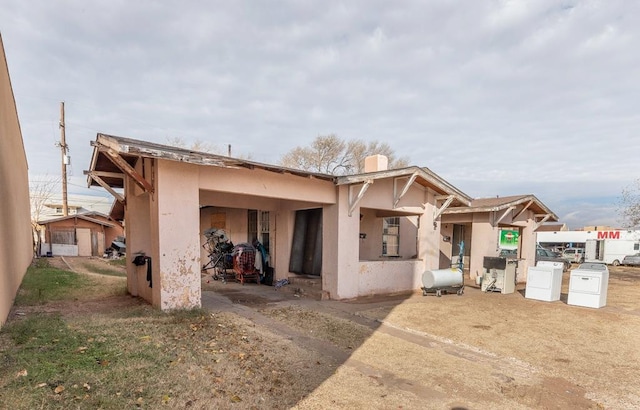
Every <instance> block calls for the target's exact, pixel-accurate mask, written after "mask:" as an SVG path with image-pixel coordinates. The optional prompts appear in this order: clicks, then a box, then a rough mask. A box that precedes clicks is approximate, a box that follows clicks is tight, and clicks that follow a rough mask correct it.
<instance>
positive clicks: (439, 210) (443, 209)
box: [433, 195, 455, 222]
mask: <svg viewBox="0 0 640 410" xmlns="http://www.w3.org/2000/svg"><path fill="white" fill-rule="evenodd" d="M454 199H455V198H454V196H453V195H449V196H448V197H447V200H446V201H444V204H442V206H441V207H440V208H438V210H437V211H436V213H435V214H434V215H433V220H434V222H435V221H437V220H438V219H440V215H442V213H443V212H444V211H445V210H446V209H447V208H448V207H449V205H451V202H453V200H454Z"/></svg>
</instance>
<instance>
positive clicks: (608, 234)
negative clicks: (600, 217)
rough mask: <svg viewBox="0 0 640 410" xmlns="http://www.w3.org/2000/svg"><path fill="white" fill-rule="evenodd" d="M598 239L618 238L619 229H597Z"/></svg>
mask: <svg viewBox="0 0 640 410" xmlns="http://www.w3.org/2000/svg"><path fill="white" fill-rule="evenodd" d="M598 239H620V231H598Z"/></svg>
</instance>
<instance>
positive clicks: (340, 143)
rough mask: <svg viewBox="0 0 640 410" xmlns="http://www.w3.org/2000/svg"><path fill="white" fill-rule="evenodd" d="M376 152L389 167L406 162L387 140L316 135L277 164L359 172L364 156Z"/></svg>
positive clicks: (335, 172) (325, 171) (333, 172)
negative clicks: (385, 159) (309, 143)
mask: <svg viewBox="0 0 640 410" xmlns="http://www.w3.org/2000/svg"><path fill="white" fill-rule="evenodd" d="M375 154H380V155H384V156H386V157H387V158H388V160H389V169H396V168H402V167H406V166H407V165H408V160H407V158H398V156H397V155H396V154H395V152H394V150H393V149H392V148H391V147H390V146H389V144H387V143H384V142H383V143H381V142H379V141H370V142H365V141H362V140H357V139H356V140H350V141H345V140H343V139H341V138H340V137H338V136H337V135H335V134H330V135H324V136H323V135H319V136H317V137H316V138H315V139H314V140H313V142H312V143H311V145H310V146H308V147H296V148H294V149H292V150H291V151H289V152H287V153H286V154H284V155H283V156H282V158H281V159H280V165H282V166H284V167H288V168H295V169H301V170H304V171H311V172H319V173H323V174H330V175H350V174H359V173H361V172H363V171H364V159H365V158H366V157H368V156H370V155H375Z"/></svg>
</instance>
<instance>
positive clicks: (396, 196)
mask: <svg viewBox="0 0 640 410" xmlns="http://www.w3.org/2000/svg"><path fill="white" fill-rule="evenodd" d="M417 177H418V173H417V172H414V173H413V174H412V175H411V177H410V178H409V179H408V180H407V182H406V183H405V184H404V187H403V188H402V191H400V193H399V194H398V193H397V188H398V179H397V178H395V179H394V180H393V194H394V195H393V207H394V208H396V207H397V206H398V202H400V198H402V197H403V196H404V194H406V193H407V191H409V188H410V187H411V185H412V184H413V182H414V181H415V180H416V178H417Z"/></svg>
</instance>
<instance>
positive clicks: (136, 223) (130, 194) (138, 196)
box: [125, 160, 159, 307]
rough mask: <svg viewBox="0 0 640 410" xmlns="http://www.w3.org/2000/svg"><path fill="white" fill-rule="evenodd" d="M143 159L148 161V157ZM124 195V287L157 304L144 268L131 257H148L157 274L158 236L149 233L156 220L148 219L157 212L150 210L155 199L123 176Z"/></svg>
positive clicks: (154, 203) (154, 204)
mask: <svg viewBox="0 0 640 410" xmlns="http://www.w3.org/2000/svg"><path fill="white" fill-rule="evenodd" d="M147 161H148V162H149V163H150V162H151V160H147ZM141 169H142V167H141V164H137V166H136V170H137V171H138V172H140V171H141ZM125 196H126V198H127V206H126V208H125V220H126V224H125V233H126V238H127V290H128V291H129V293H130V294H131V295H132V296H140V297H141V298H143V299H145V300H147V301H149V302H150V303H151V304H152V305H154V306H156V307H157V306H159V302H156V303H154V300H153V295H152V288H150V287H149V284H148V282H147V280H146V274H147V270H146V269H147V267H146V266H136V265H134V264H133V258H134V257H135V256H136V254H138V253H144V254H145V255H148V256H150V257H151V261H152V268H153V271H154V273H153V275H154V276H156V277H158V273H157V269H158V267H157V264H154V263H153V262H154V261H157V260H158V259H157V257H158V250H157V249H158V239H157V236H153V232H157V221H155V220H154V219H152V214H157V212H154V211H153V209H154V208H156V207H157V202H156V200H155V198H154V196H153V195H152V194H149V193H145V192H143V191H142V190H140V189H139V188H138V187H137V185H135V184H134V183H133V182H132V181H131V180H130V179H125ZM154 225H155V226H156V227H155V228H154Z"/></svg>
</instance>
